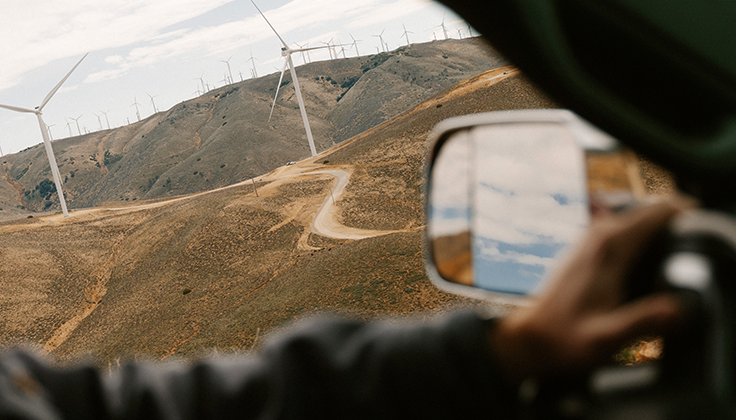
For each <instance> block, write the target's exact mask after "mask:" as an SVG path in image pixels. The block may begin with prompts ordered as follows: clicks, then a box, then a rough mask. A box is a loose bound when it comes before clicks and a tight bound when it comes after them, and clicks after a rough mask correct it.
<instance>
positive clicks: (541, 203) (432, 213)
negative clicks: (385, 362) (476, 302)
mask: <svg viewBox="0 0 736 420" xmlns="http://www.w3.org/2000/svg"><path fill="white" fill-rule="evenodd" d="M429 141H430V144H431V147H430V154H429V158H428V163H427V172H428V173H427V174H426V177H425V179H426V182H427V184H426V186H425V192H426V194H425V197H426V207H425V209H426V213H425V214H426V215H427V230H426V238H425V241H424V242H425V247H424V249H425V260H426V261H427V271H428V273H429V276H430V278H431V279H432V281H433V282H434V283H435V284H436V285H437V286H438V287H440V288H441V289H444V290H446V291H449V292H452V293H456V294H461V295H465V296H470V297H474V298H482V299H486V300H492V301H496V302H500V303H515V304H523V303H524V301H525V297H526V296H530V295H534V294H536V293H538V292H539V291H540V290H541V289H542V288H543V287H544V285H545V282H544V280H545V278H546V276H547V274H548V273H549V272H550V271H551V269H552V267H554V265H555V263H556V261H557V260H559V258H560V256H561V255H562V254H564V252H565V250H566V249H567V248H568V247H569V246H570V245H571V244H572V243H574V242H575V241H576V239H577V238H578V237H579V236H580V234H581V233H582V231H583V230H584V229H585V228H586V227H587V225H588V222H589V219H590V208H591V206H592V205H599V204H601V203H602V204H604V205H605V206H614V207H615V206H616V205H617V203H616V201H620V202H629V201H630V199H631V198H633V197H632V196H636V195H638V193H641V191H637V190H641V188H638V187H637V185H635V184H636V182H632V179H631V164H630V163H627V161H626V159H627V156H626V155H627V152H625V151H624V150H622V149H620V148H619V147H618V142H617V141H616V140H614V139H613V138H612V137H610V136H608V135H607V134H605V133H603V132H602V131H600V130H598V129H597V128H595V127H594V126H592V125H591V124H589V123H587V122H586V121H584V120H582V119H581V118H579V117H578V116H577V115H575V114H574V113H572V112H570V111H567V110H521V111H502V112H492V113H486V114H477V115H470V116H464V117H459V118H453V119H450V120H446V121H443V122H442V123H440V124H439V125H438V126H437V127H436V128H435V129H434V130H433V132H432V133H431V134H430V138H429ZM611 163H614V164H613V165H612V164H611ZM634 165H635V161H634ZM604 168H605V169H604ZM634 170H636V167H635V166H634ZM591 197H594V200H593V201H594V202H595V203H592V201H591Z"/></svg>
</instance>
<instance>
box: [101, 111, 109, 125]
mask: <svg viewBox="0 0 736 420" xmlns="http://www.w3.org/2000/svg"><path fill="white" fill-rule="evenodd" d="M100 112H101V113H103V114H105V122H106V123H107V129H108V130H109V129H110V120H109V119H107V113H108V112H110V111H109V110H108V111H100Z"/></svg>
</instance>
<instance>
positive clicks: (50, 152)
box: [0, 53, 89, 217]
mask: <svg viewBox="0 0 736 420" xmlns="http://www.w3.org/2000/svg"><path fill="white" fill-rule="evenodd" d="M87 54H89V53H87ZM87 54H85V55H84V57H82V59H81V60H79V62H77V64H76V65H75V66H74V67H72V69H71V70H70V71H69V73H67V74H66V76H64V78H63V79H61V82H59V84H57V85H56V86H55V87H54V88H53V89H51V92H49V94H48V95H46V97H45V98H44V99H43V101H42V102H41V105H39V106H38V107H37V108H35V109H28V108H21V107H16V106H9V105H0V107H2V108H5V109H9V110H11V111H16V112H27V113H30V114H36V118H38V125H39V127H41V136H42V137H43V144H44V146H45V147H46V156H47V157H48V158H49V166H50V167H51V175H52V176H53V178H54V184H56V193H57V195H58V196H59V203H60V204H61V211H62V212H63V213H64V217H67V216H69V212H68V211H67V209H66V200H65V199H64V191H62V189H61V174H60V173H59V167H58V166H57V165H56V158H55V157H54V149H53V148H52V147H51V140H50V139H49V135H48V133H47V132H46V127H45V125H46V123H45V122H43V117H42V116H41V115H42V114H43V108H44V107H45V106H46V104H48V103H49V101H50V100H51V97H52V96H54V94H55V93H56V91H58V90H59V88H60V87H61V85H62V84H64V82H66V79H68V78H69V76H71V74H72V72H74V70H76V69H77V67H78V66H79V65H80V64H81V63H82V60H84V58H85V57H87ZM80 117H81V115H80Z"/></svg>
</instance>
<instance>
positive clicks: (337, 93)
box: [0, 38, 503, 220]
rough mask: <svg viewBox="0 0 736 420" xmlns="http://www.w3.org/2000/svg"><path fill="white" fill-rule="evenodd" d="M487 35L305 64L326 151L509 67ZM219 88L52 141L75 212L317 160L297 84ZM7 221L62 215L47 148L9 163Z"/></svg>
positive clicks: (0, 200)
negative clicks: (493, 70) (487, 73)
mask: <svg viewBox="0 0 736 420" xmlns="http://www.w3.org/2000/svg"><path fill="white" fill-rule="evenodd" d="M502 64H503V61H502V59H501V58H500V56H499V55H498V54H497V53H496V52H495V51H493V50H492V49H490V48H489V47H488V46H487V45H486V44H485V43H484V42H483V41H482V40H480V39H479V38H474V39H471V38H469V39H465V40H462V41H461V40H447V41H438V42H431V43H424V44H414V45H412V46H411V47H403V48H399V49H397V50H395V51H392V52H389V53H381V54H376V55H368V56H363V57H353V58H346V59H336V60H330V61H321V62H315V63H309V64H306V65H301V66H299V67H298V68H297V73H298V75H299V79H300V84H301V87H302V93H303V96H304V100H305V103H306V109H307V113H308V115H309V119H310V125H311V127H312V131H313V134H314V137H315V143H316V147H317V150H319V151H324V150H326V149H328V148H330V147H333V146H334V145H336V144H339V143H340V142H342V141H344V140H346V139H348V138H351V137H352V136H354V135H356V134H359V133H361V132H363V131H365V130H368V129H370V128H373V127H375V126H376V125H378V124H381V123H383V122H385V121H387V120H389V119H390V118H393V117H394V116H395V115H397V114H398V113H400V112H402V111H405V110H406V109H408V108H410V107H412V106H414V105H416V104H417V103H419V102H421V101H422V100H424V99H426V98H427V97H429V96H431V95H432V94H434V93H436V92H437V91H439V90H441V89H443V88H445V87H448V86H451V85H452V84H454V83H456V82H458V81H460V80H462V79H465V78H467V77H469V76H471V75H473V74H477V73H479V72H482V71H486V70H488V69H491V68H494V67H498V66H499V65H502ZM278 81H279V74H270V75H268V76H264V77H261V78H258V79H251V80H246V81H243V82H239V83H234V84H232V85H228V86H224V87H221V88H218V89H214V90H212V91H210V92H208V93H205V94H203V95H202V96H200V97H198V98H195V99H192V100H189V101H186V102H183V103H180V104H178V105H176V106H174V107H173V108H171V109H170V110H168V111H163V112H159V113H157V114H155V115H152V116H149V117H148V118H146V119H145V120H143V121H141V122H135V123H133V124H130V125H128V126H124V127H120V128H115V129H112V130H102V131H98V132H95V133H90V134H86V135H83V136H76V137H70V138H65V139H60V140H56V141H54V143H53V147H54V150H55V154H56V158H57V161H58V164H59V171H60V173H61V175H62V178H63V180H62V181H63V185H64V191H65V194H66V197H67V202H68V205H69V208H71V209H80V208H85V207H92V206H95V205H98V204H100V203H102V202H106V201H120V202H132V201H138V200H146V199H154V198H161V197H172V196H176V195H180V194H188V193H193V192H200V191H207V190H211V189H214V188H218V187H222V186H225V185H230V184H233V183H235V182H238V181H240V180H242V179H244V178H247V177H250V176H253V175H256V174H262V173H266V172H268V171H270V170H273V169H274V168H277V167H279V166H281V165H283V164H284V163H286V162H289V161H294V160H299V159H302V158H305V157H308V156H309V155H310V154H309V148H308V145H307V140H306V134H305V132H304V130H303V125H302V120H301V114H300V112H299V109H298V104H297V102H296V98H295V91H294V87H293V83H292V80H291V76H290V75H289V74H288V73H287V74H286V75H285V77H284V80H283V82H282V85H281V90H280V93H279V97H278V100H277V101H276V106H275V109H274V112H273V118H272V119H271V120H270V121H269V114H270V111H271V104H272V101H273V97H274V94H275V93H276V88H277V84H278ZM0 174H2V175H3V178H2V179H0V209H2V210H0V220H10V219H13V218H17V217H18V215H23V214H25V215H28V214H32V213H33V212H42V211H58V210H59V209H60V207H59V203H58V195H57V194H56V191H55V186H53V184H52V182H51V173H50V168H49V164H48V160H47V158H46V156H45V152H44V149H43V147H41V145H37V146H34V147H31V148H29V149H26V150H24V151H22V152H20V153H17V154H14V155H11V156H6V157H5V158H4V159H3V164H2V165H0Z"/></svg>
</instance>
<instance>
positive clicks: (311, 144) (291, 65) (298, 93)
mask: <svg viewBox="0 0 736 420" xmlns="http://www.w3.org/2000/svg"><path fill="white" fill-rule="evenodd" d="M250 1H251V3H253V6H255V8H256V9H257V10H258V13H260V14H261V16H263V19H264V20H265V21H266V23H268V26H270V27H271V30H273V32H274V33H275V34H276V36H277V37H278V38H279V41H281V43H282V44H283V45H284V47H283V48H281V56H282V57H284V58H285V60H284V68H283V69H281V78H279V84H278V86H277V87H276V95H275V96H274V97H273V105H272V106H271V115H269V116H268V120H269V121H271V116H273V110H274V108H275V107H276V98H278V96H279V89H280V88H281V81H282V80H283V79H284V73H285V72H286V67H287V66H288V67H289V71H290V72H291V80H292V81H293V82H294V91H295V92H296V100H297V101H298V102H299V110H300V111H301V113H302V121H304V129H305V130H306V132H307V140H308V141H309V150H310V151H311V152H312V156H317V149H316V148H315V147H314V138H313V137H312V129H311V128H310V127H309V119H308V118H307V110H306V109H305V108H304V99H302V92H301V89H299V79H298V78H297V77H296V70H295V69H294V62H293V61H292V59H291V54H293V53H295V52H301V51H310V50H317V49H320V48H324V47H312V48H303V49H297V50H294V49H291V48H290V47H289V46H288V45H287V44H286V41H284V39H283V38H281V35H279V33H278V32H276V29H275V28H274V27H273V25H271V22H269V21H268V19H266V15H264V14H263V12H261V9H259V8H258V6H257V5H256V3H255V1H253V0H250Z"/></svg>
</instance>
